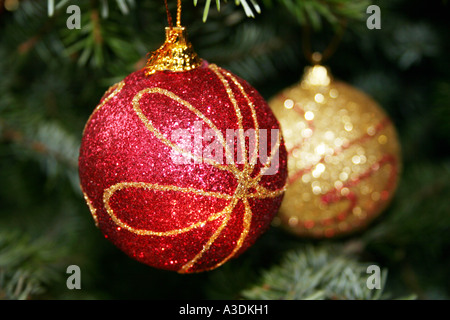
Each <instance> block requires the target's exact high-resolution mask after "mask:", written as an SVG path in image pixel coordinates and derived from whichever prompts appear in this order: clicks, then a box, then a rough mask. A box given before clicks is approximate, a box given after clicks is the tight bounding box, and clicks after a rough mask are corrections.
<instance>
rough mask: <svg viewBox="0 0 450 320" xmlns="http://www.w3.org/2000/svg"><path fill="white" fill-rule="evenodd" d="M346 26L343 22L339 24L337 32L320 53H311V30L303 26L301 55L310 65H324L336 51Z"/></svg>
mask: <svg viewBox="0 0 450 320" xmlns="http://www.w3.org/2000/svg"><path fill="white" fill-rule="evenodd" d="M346 26H347V22H346V21H345V20H344V21H342V22H341V23H340V28H339V30H337V31H336V33H335V35H334V37H333V39H331V41H330V43H329V44H328V46H327V47H326V48H325V49H324V50H323V52H322V53H320V52H317V51H314V52H312V49H311V30H310V27H309V26H308V25H305V26H304V27H303V34H302V39H303V41H302V47H303V54H304V55H305V58H306V59H307V60H308V61H309V62H310V63H311V64H321V63H324V62H325V61H326V60H328V59H329V58H330V57H331V56H332V55H333V54H334V53H335V52H336V50H337V48H338V46H339V44H340V43H341V40H342V37H343V36H344V32H345V29H346Z"/></svg>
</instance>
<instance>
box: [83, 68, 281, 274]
mask: <svg viewBox="0 0 450 320" xmlns="http://www.w3.org/2000/svg"><path fill="white" fill-rule="evenodd" d="M199 124H200V129H199ZM180 129H181V130H184V131H183V132H186V133H189V139H188V142H190V143H188V144H186V143H184V144H183V143H182V141H181V142H180V141H175V140H174V139H173V132H175V131H176V130H180ZM231 129H232V130H235V131H236V132H238V134H237V135H236V137H235V140H234V143H233V144H234V149H231V151H230V148H226V147H227V146H229V145H227V144H226V142H227V138H226V137H227V136H226V133H227V130H231ZM248 129H252V130H254V131H252V132H255V133H256V134H255V137H257V138H256V146H255V148H258V147H260V146H261V145H262V143H260V142H261V141H260V140H259V135H258V133H261V132H263V129H265V130H268V132H271V129H279V124H278V122H277V120H276V118H275V117H274V115H273V113H272V111H271V110H270V108H269V106H268V105H267V103H266V102H265V101H264V99H263V98H262V97H261V96H260V95H259V93H258V92H257V91H256V90H255V89H254V88H252V87H251V86H250V85H249V84H248V83H247V82H245V81H244V80H242V79H239V78H238V77H236V76H234V75H232V74H231V73H229V72H227V71H226V70H224V69H221V68H219V67H217V66H215V65H213V64H208V63H207V62H205V61H204V62H203V65H202V66H201V67H198V68H196V69H195V70H191V71H185V72H170V71H159V72H156V73H154V74H153V75H150V76H146V75H145V70H144V69H143V70H139V71H137V72H135V73H132V74H131V75H129V76H128V77H126V78H125V79H124V80H123V81H121V82H119V83H118V84H116V85H114V86H112V87H111V88H110V89H109V90H108V91H107V92H106V93H105V95H104V96H103V98H102V99H101V101H100V103H99V105H98V106H97V107H96V108H95V110H94V112H93V113H92V115H91V117H90V118H89V120H88V122H87V124H86V127H85V130H84V135H83V139H82V145H81V149H80V158H79V174H80V180H81V188H82V190H83V193H84V196H85V199H86V202H87V204H88V206H89V209H90V210H91V213H92V215H93V218H94V221H95V223H96V225H98V227H99V228H100V229H101V231H102V232H103V234H104V235H105V237H106V238H107V239H108V240H110V241H111V242H112V243H114V244H115V245H116V246H117V247H118V248H119V249H121V250H122V251H124V252H125V253H126V254H128V255H129V256H130V257H132V258H134V259H136V260H138V261H140V262H142V263H145V264H148V265H150V266H153V267H156V268H161V269H167V270H173V271H177V272H180V273H191V272H200V271H206V270H211V269H214V268H217V267H218V266H220V265H222V264H223V263H225V262H226V261H228V260H229V259H230V258H233V257H237V256H238V255H240V254H241V253H242V252H244V251H245V250H246V249H248V248H249V247H250V246H251V245H252V244H253V243H254V242H255V241H256V239H257V238H258V237H259V236H260V235H261V234H262V233H263V232H265V231H266V230H267V229H268V227H269V226H270V223H271V221H272V219H273V217H274V216H275V214H276V212H277V210H278V208H279V206H280V204H281V200H282V198H283V193H284V190H285V183H286V179H287V160H286V159H287V154H286V150H285V146H284V142H283V138H282V136H281V134H278V135H277V137H276V139H267V140H268V141H266V143H267V148H268V152H267V155H268V159H269V161H262V159H260V157H259V154H258V153H255V152H252V151H254V150H253V149H252V148H251V145H250V142H249V140H246V137H245V136H244V132H245V131H246V130H248ZM196 130H197V131H198V130H200V132H205V131H206V130H209V131H210V132H212V133H214V136H215V139H216V145H219V146H220V147H223V149H224V152H223V161H219V160H218V158H217V157H214V158H212V157H202V156H201V155H202V154H201V153H200V154H199V153H198V150H196V149H195V147H193V148H190V147H191V146H195V144H196V143H197V145H198V144H199V146H200V147H201V148H203V149H205V148H206V147H208V145H209V144H211V141H210V140H208V139H206V138H205V136H204V135H203V136H201V139H200V140H198V141H200V142H198V141H197V142H195V140H196V139H195V133H196ZM278 131H279V130H278ZM192 137H193V138H192ZM184 142H186V141H184ZM191 142H192V143H191ZM216 150H217V149H216ZM239 152H241V154H242V153H243V154H245V157H244V159H243V160H244V161H243V162H239V161H237V159H238V153H239ZM174 154H176V155H179V156H181V155H183V156H184V157H185V159H189V162H186V163H181V164H180V163H177V162H175V161H174V158H173V156H174ZM230 158H231V159H234V161H227V159H230ZM275 160H278V161H275ZM274 163H276V171H275V173H274V174H266V173H267V172H268V169H269V167H270V166H271V165H272V164H274Z"/></svg>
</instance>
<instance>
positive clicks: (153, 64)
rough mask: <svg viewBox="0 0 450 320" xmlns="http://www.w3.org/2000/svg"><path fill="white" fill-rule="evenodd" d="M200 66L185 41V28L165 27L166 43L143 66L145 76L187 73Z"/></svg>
mask: <svg viewBox="0 0 450 320" xmlns="http://www.w3.org/2000/svg"><path fill="white" fill-rule="evenodd" d="M201 64H202V59H200V57H199V56H198V55H197V53H195V51H194V49H193V48H192V44H191V43H190V42H189V41H187V36H186V29H185V27H172V28H170V27H167V28H166V41H165V42H164V44H163V45H162V46H161V47H160V48H159V49H158V50H156V51H155V52H153V53H152V55H151V56H150V58H149V59H148V61H147V65H146V66H145V74H146V75H147V76H148V75H151V74H153V73H155V72H156V71H175V72H177V71H189V70H192V69H195V68H197V67H199V66H201Z"/></svg>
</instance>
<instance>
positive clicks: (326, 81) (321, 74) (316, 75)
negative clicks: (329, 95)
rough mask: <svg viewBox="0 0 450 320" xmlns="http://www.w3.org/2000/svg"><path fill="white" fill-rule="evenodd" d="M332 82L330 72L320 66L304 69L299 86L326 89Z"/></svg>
mask: <svg viewBox="0 0 450 320" xmlns="http://www.w3.org/2000/svg"><path fill="white" fill-rule="evenodd" d="M332 81H333V77H332V75H331V73H330V70H329V69H328V68H327V67H324V66H322V65H320V64H316V65H314V66H309V67H306V68H305V71H304V74H303V77H302V80H301V84H302V86H303V87H314V86H322V87H327V86H329V85H330V84H331V83H332Z"/></svg>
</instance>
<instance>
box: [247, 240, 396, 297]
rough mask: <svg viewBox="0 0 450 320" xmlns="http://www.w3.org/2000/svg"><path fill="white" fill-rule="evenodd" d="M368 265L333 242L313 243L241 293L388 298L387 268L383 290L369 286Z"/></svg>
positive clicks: (383, 272)
mask: <svg viewBox="0 0 450 320" xmlns="http://www.w3.org/2000/svg"><path fill="white" fill-rule="evenodd" d="M369 265H370V264H369V263H362V262H359V261H357V260H356V259H355V258H354V257H350V256H347V255H346V254H344V253H343V252H342V250H340V249H339V248H335V247H333V246H331V245H328V246H323V247H314V246H311V245H310V246H306V247H304V248H302V249H297V250H293V251H290V252H288V253H287V254H286V255H285V258H284V259H283V261H282V262H281V263H280V264H279V265H277V266H275V267H272V268H271V269H269V270H267V271H265V272H264V273H263V274H262V276H261V281H260V284H259V285H256V286H254V287H252V288H249V289H246V290H244V291H243V292H242V294H243V296H244V297H245V298H246V299H263V300H265V299H269V300H322V299H327V300H328V299H332V300H336V299H338V300H349V299H351V300H353V299H373V300H375V299H385V298H387V297H388V295H387V294H386V293H385V292H384V289H385V284H386V279H387V271H386V270H382V272H381V289H369V288H368V286H367V279H368V276H369V275H370V274H368V273H367V267H368V266H369Z"/></svg>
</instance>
